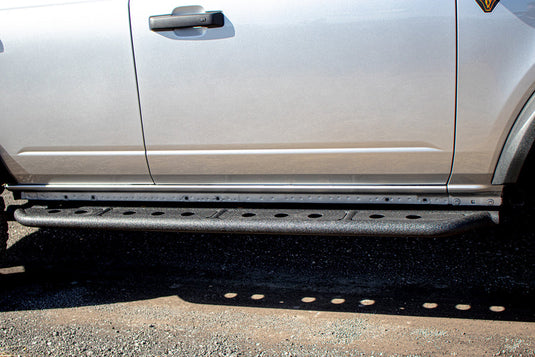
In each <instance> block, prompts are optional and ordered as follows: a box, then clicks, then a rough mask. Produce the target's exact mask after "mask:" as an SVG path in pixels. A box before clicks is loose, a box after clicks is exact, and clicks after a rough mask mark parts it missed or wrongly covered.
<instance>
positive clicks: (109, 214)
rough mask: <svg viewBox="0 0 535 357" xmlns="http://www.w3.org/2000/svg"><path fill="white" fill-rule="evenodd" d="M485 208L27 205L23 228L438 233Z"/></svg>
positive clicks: (453, 229) (460, 228)
mask: <svg viewBox="0 0 535 357" xmlns="http://www.w3.org/2000/svg"><path fill="white" fill-rule="evenodd" d="M494 216H495V215H494V214H492V213H491V212H488V211H470V212H467V211H415V210H395V211H393V210H343V209H340V210H328V209H316V210H314V209H307V210H302V209H263V208H254V209H244V208H236V209H232V208H225V209H224V210H222V209H217V208H169V207H160V208H158V207H150V208H147V207H93V206H88V207H76V208H47V207H29V208H24V209H18V210H17V211H16V212H15V218H16V220H17V221H19V222H20V223H22V224H24V225H27V226H36V227H69V228H96V229H121V230H148V231H171V232H198V231H201V232H218V233H266V234H311V235H314V234H317V235H354V236H390V237H392V236H442V235H450V234H455V233H460V232H464V231H467V230H470V229H473V228H476V227H480V226H484V225H490V224H492V223H493V221H496V219H493V218H494Z"/></svg>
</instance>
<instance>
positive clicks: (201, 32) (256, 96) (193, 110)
mask: <svg viewBox="0 0 535 357" xmlns="http://www.w3.org/2000/svg"><path fill="white" fill-rule="evenodd" d="M201 5H202V6H201ZM201 5H192V4H191V3H190V2H184V1H182V0H173V1H171V0H160V1H156V2H155V1H148V0H130V1H128V0H107V1H100V0H89V1H88V0H66V1H62V2H59V3H58V2H57V1H53V0H38V1H37V0H0V73H1V75H0V78H1V81H0V84H1V85H0V109H1V110H0V113H1V114H0V121H1V126H0V128H1V130H0V155H1V158H2V161H3V162H2V165H3V166H2V167H0V172H1V173H2V174H3V175H2V183H5V184H6V187H7V189H9V190H11V191H13V192H14V193H15V195H16V197H18V198H22V199H26V200H29V204H28V205H27V206H25V207H24V208H22V209H19V210H17V211H16V213H15V218H16V219H17V220H19V221H20V222H21V223H23V224H26V225H32V226H64V227H88V228H120V229H150V230H170V231H195V230H201V231H215V232H249V231H253V232H265V233H295V234H308V233H317V234H355V235H359V234H364V235H400V234H401V235H439V234H446V233H452V232H457V231H460V230H464V229H469V228H472V227H474V226H476V225H480V224H487V223H492V222H497V221H498V213H497V210H498V208H499V206H500V205H501V203H502V190H503V188H504V185H506V184H512V183H515V182H516V181H517V180H518V178H519V174H520V172H521V169H522V167H523V165H524V162H525V160H526V158H527V156H528V153H529V152H530V150H531V147H532V143H533V141H534V139H535V120H534V118H535V96H532V94H533V92H534V90H535V1H532V0H501V1H499V2H498V0H445V1H429V0H362V1H346V0H332V1H328V2H325V1H318V0H308V1H305V0H297V1H282V0H280V1H277V0H276V1H274V0H269V1H268V0H258V1H254V2H247V1H243V0H241V1H238V0H226V1H219V0H204V1H203V3H202V4H201Z"/></svg>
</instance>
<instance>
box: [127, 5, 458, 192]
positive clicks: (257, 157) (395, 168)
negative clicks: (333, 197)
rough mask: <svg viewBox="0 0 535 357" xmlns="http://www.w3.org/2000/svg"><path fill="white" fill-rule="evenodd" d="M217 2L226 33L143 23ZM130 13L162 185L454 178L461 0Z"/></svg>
mask: <svg viewBox="0 0 535 357" xmlns="http://www.w3.org/2000/svg"><path fill="white" fill-rule="evenodd" d="M215 10H219V11H221V12H222V13H223V15H224V19H223V22H224V24H223V26H222V27H211V28H210V27H202V26H201V27H196V26H195V25H202V23H190V25H191V26H192V27H189V28H175V29H167V30H162V29H152V30H151V28H150V24H149V19H150V18H151V17H153V16H156V15H173V16H176V17H181V19H179V20H177V21H178V22H181V23H182V24H184V22H183V21H188V19H189V18H187V16H188V15H191V14H199V13H204V12H206V11H215ZM130 11H131V20H132V34H133V44H134V53H135V60H136V68H137V75H138V84H139V94H140V101H141V110H142V116H143V118H142V121H143V125H144V133H145V141H146V147H147V154H148V161H149V166H150V170H151V173H152V175H153V178H154V180H155V182H156V183H159V184H211V185H213V184H216V185H217V184H303V185H307V184H355V185H358V184H368V185H376V184H445V183H446V180H447V178H448V175H449V173H450V168H451V160H452V148H453V132H454V106H455V105H454V103H455V65H456V64H455V50H456V49H455V2H454V1H429V0H355V1H347V0H332V1H328V2H326V1H317V0H308V1H306V0H294V1H287V0H284V1H282V0H269V1H268V0H258V1H253V2H251V1H243V0H225V1H221V0H203V1H202V3H193V4H192V3H191V2H187V1H184V0H159V1H148V0H131V2H130ZM210 16H212V15H210ZM160 19H162V18H156V19H153V20H152V21H153V24H154V23H160V25H161V22H158V21H159V20H160ZM172 20H173V19H171V21H172ZM175 20H176V19H175ZM208 21H210V19H208ZM175 22H176V21H175ZM215 22H217V19H216V20H215ZM215 26H218V25H217V24H215Z"/></svg>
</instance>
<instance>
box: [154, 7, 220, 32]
mask: <svg viewBox="0 0 535 357" xmlns="http://www.w3.org/2000/svg"><path fill="white" fill-rule="evenodd" d="M224 25H225V16H224V15H223V13H222V12H221V11H207V12H205V13H202V14H188V15H158V16H151V17H149V27H150V29H151V30H152V31H169V30H174V29H182V28H188V27H200V26H202V27H210V28H211V27H223V26H224Z"/></svg>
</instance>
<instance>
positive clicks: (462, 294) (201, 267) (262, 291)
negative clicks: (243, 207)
mask: <svg viewBox="0 0 535 357" xmlns="http://www.w3.org/2000/svg"><path fill="white" fill-rule="evenodd" d="M3 196H4V197H5V198H6V203H7V206H8V212H12V211H13V209H14V208H15V207H16V206H17V205H18V204H20V202H16V201H13V200H12V198H11V196H10V194H8V193H4V195H3ZM534 212H535V210H533V209H531V208H527V207H524V208H522V209H518V210H516V211H513V212H511V213H509V214H508V215H507V217H508V218H507V222H506V224H505V225H503V226H501V227H496V228H492V229H484V230H479V231H476V232H470V233H468V234H465V235H463V236H455V237H448V238H436V239H435V238H433V239H415V238H347V237H313V236H302V237H295V236H261V235H258V236H254V235H203V234H178V233H177V234H169V233H166V234H161V233H153V232H152V233H147V232H114V231H113V232H112V231H81V230H68V229H34V228H27V227H22V226H20V225H19V224H17V223H15V222H12V221H10V222H9V229H10V239H9V242H8V249H7V254H6V257H5V259H4V260H3V261H2V263H1V265H0V284H1V285H0V289H1V290H0V291H1V294H0V356H3V355H6V356H17V355H21V356H44V355H58V356H86V355H93V356H117V355H127V356H163V355H174V356H200V355H211V356H341V355H350V356H361V355H362V356H405V355H410V356H436V355H448V356H451V355H458V356H535V325H534V321H535V307H534V305H535V273H534V269H533V268H534V265H535V240H534V236H535V213H534Z"/></svg>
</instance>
